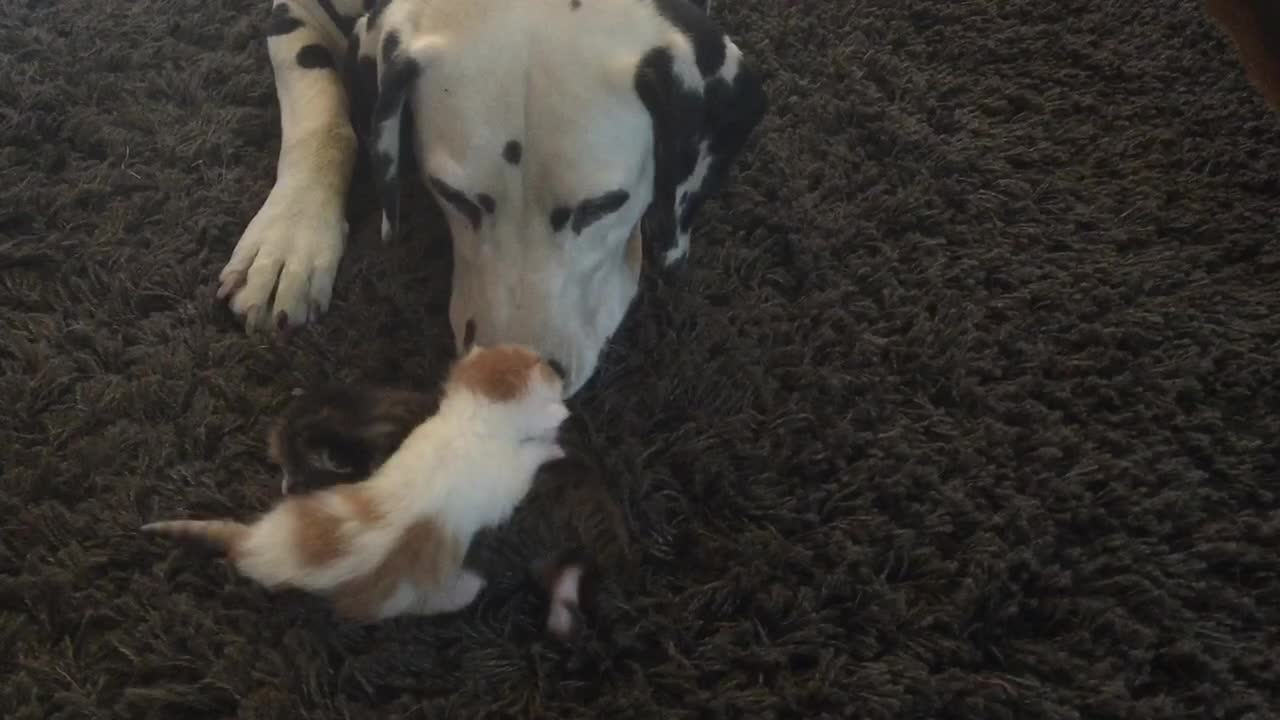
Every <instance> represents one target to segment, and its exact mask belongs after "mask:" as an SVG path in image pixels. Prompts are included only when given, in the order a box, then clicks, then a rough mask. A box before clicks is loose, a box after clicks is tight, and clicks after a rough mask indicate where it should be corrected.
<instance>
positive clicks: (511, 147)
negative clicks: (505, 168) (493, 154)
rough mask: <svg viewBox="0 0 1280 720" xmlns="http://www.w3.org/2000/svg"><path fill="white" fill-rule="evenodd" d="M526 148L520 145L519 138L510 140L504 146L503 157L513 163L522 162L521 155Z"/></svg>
mask: <svg viewBox="0 0 1280 720" xmlns="http://www.w3.org/2000/svg"><path fill="white" fill-rule="evenodd" d="M523 151H524V148H522V147H521V146H520V141H519V140H510V141H508V142H507V144H506V145H504V146H503V148H502V159H503V160H506V161H507V162H509V163H511V164H512V165H519V164H520V156H521V154H523Z"/></svg>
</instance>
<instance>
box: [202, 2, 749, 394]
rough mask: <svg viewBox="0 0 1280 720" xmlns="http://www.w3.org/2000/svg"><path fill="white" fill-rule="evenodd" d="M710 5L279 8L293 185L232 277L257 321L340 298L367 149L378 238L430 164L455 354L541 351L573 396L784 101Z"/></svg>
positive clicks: (269, 206) (679, 254)
mask: <svg viewBox="0 0 1280 720" xmlns="http://www.w3.org/2000/svg"><path fill="white" fill-rule="evenodd" d="M708 6H709V3H708V2H705V1H703V2H696V1H693V0H375V1H370V0H274V1H273V5H272V7H271V11H270V15H269V16H268V18H267V25H266V28H267V33H266V34H267V49H268V52H269V54H270V57H271V65H272V70H273V73H274V75H275V85H276V94H277V97H278V100H279V105H280V122H281V145H280V152H279V158H278V162H277V168H276V181H275V185H274V187H273V188H272V190H271V192H270V194H269V195H268V196H267V198H266V201H265V202H264V203H263V204H262V206H261V209H260V210H259V211H258V213H257V214H256V215H255V216H254V218H253V219H252V220H251V221H250V223H249V224H248V226H247V228H246V229H245V231H244V233H243V235H242V236H241V238H240V240H239V242H238V243H237V245H236V247H235V250H234V251H233V252H232V254H231V257H230V259H229V261H228V262H227V263H226V266H225V267H224V268H223V270H222V273H221V275H220V277H219V281H220V285H219V288H218V293H217V294H218V298H219V299H220V300H226V301H228V303H229V305H230V307H231V309H232V311H233V312H234V313H235V314H236V316H237V317H238V318H240V319H241V320H242V321H243V322H244V324H245V327H246V329H247V330H249V331H268V332H271V331H276V330H282V331H288V330H290V329H293V328H297V327H299V326H301V325H304V324H307V323H314V322H316V321H317V319H318V318H320V317H321V316H322V315H323V314H324V312H325V311H326V310H327V308H328V305H329V301H330V297H331V295H332V292H333V286H334V277H335V275H336V272H337V269H338V265H339V263H340V261H341V259H342V256H343V252H344V248H345V244H346V241H347V234H348V226H347V223H346V221H345V203H346V197H347V193H348V190H349V188H350V183H351V182H352V175H353V174H354V168H355V162H356V156H357V152H359V147H360V146H361V145H363V146H364V148H365V150H366V151H367V152H368V153H369V157H370V161H371V162H370V166H371V168H372V175H373V176H374V178H373V179H374V181H375V182H376V183H377V190H378V196H379V197H380V202H381V210H382V223H381V225H382V237H383V240H384V241H390V240H391V239H392V238H394V237H397V236H398V235H399V234H400V204H401V195H402V175H403V173H404V172H405V167H406V166H407V165H410V164H413V165H414V166H416V169H417V172H418V173H420V177H421V179H422V180H423V184H424V185H425V186H426V187H427V188H428V189H429V191H430V193H431V194H432V195H433V196H434V198H435V200H436V201H437V202H438V204H439V207H440V208H441V209H442V210H443V211H444V215H445V217H446V218H447V223H448V227H449V231H450V236H451V242H452V244H453V249H454V253H453V256H454V268H453V275H452V287H451V290H450V293H451V296H450V302H449V322H450V325H451V326H452V330H453V336H454V339H455V344H456V350H458V351H459V352H462V351H464V350H465V349H466V348H467V347H468V346H469V345H471V344H472V343H473V342H475V343H479V344H482V345H488V344H496V343H507V342H511V343H523V344H527V345H530V346H532V347H533V348H534V349H536V350H537V351H539V352H540V353H542V354H543V355H544V356H546V357H548V358H551V359H552V361H553V362H554V364H555V367H556V368H557V370H558V371H559V372H562V373H563V374H564V375H565V383H564V387H565V394H566V396H569V395H573V394H574V393H576V392H577V391H578V390H579V389H580V388H581V387H582V386H583V384H585V383H586V382H587V381H588V380H589V379H590V378H591V377H592V375H593V374H594V372H595V369H596V366H597V363H598V361H599V356H600V354H601V352H602V349H603V348H604V346H605V344H606V343H607V341H608V340H609V338H610V336H611V335H612V334H613V333H614V332H615V330H616V329H617V327H618V326H619V324H620V323H621V321H622V320H623V318H624V316H625V314H626V312H627V310H628V308H629V307H630V305H631V303H632V300H633V299H634V297H635V294H636V292H637V289H638V282H639V275H640V271H641V267H642V265H643V264H644V262H645V261H646V259H648V260H649V262H654V263H656V264H658V265H659V266H661V267H670V266H673V265H675V264H677V263H678V262H679V261H681V260H682V259H684V258H685V257H686V254H687V253H688V252H689V244H690V243H689V241H690V234H691V228H692V225H693V221H694V219H695V217H696V216H697V214H698V211H699V209H700V207H702V205H703V204H704V202H705V201H706V200H707V198H708V197H710V196H711V194H712V193H714V192H715V191H716V190H717V189H718V188H719V187H720V186H722V185H723V183H724V179H725V177H726V174H727V172H728V170H729V168H730V165H731V163H732V162H733V161H734V160H735V158H736V157H738V156H739V155H740V153H741V151H742V149H743V147H744V145H745V144H746V142H747V140H748V139H749V136H750V135H751V134H752V132H753V131H754V129H755V128H756V127H757V125H759V123H760V121H761V119H762V118H763V116H764V113H765V112H766V106H767V100H766V97H765V94H764V89H763V85H762V81H761V79H760V76H759V75H758V73H757V72H756V71H755V70H753V69H752V68H751V67H750V66H749V65H748V64H747V62H746V61H745V60H744V57H743V53H742V51H741V50H740V49H739V48H738V46H737V45H735V44H734V42H733V41H732V40H731V39H730V38H729V37H728V36H727V35H726V34H725V33H724V32H723V31H722V30H721V29H720V28H719V27H718V26H717V24H716V23H715V22H714V20H713V19H712V18H711V15H710V8H709V7H708Z"/></svg>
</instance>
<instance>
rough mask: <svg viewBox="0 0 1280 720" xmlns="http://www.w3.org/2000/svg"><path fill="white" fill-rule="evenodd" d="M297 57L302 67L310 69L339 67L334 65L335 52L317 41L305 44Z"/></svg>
mask: <svg viewBox="0 0 1280 720" xmlns="http://www.w3.org/2000/svg"><path fill="white" fill-rule="evenodd" d="M296 59H297V61H298V65H299V66H300V67H304V68H306V69H308V70H320V69H323V68H334V67H337V66H336V65H334V62H333V53H331V52H329V48H327V47H325V46H323V45H317V44H315V43H312V44H310V45H303V46H302V49H301V50H299V51H298V55H297V58H296Z"/></svg>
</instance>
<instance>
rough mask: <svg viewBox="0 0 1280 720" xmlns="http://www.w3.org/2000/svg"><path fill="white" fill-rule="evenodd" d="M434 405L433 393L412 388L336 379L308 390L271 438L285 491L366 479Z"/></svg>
mask: <svg viewBox="0 0 1280 720" xmlns="http://www.w3.org/2000/svg"><path fill="white" fill-rule="evenodd" d="M433 410H434V408H433V407H432V402H431V398H430V397H428V396H427V395H425V394H423V393H417V392H412V391H407V390H396V389H391V388H383V387H375V386H365V385H341V384H332V385H325V386H321V387H319V388H316V389H314V390H310V391H308V392H306V393H303V394H302V395H300V396H299V397H298V398H297V399H296V400H295V401H294V402H293V403H292V404H291V405H290V406H289V408H288V410H286V412H285V413H284V414H283V415H282V416H281V417H280V419H279V420H278V421H277V422H276V423H275V424H274V425H273V426H272V428H271V432H270V436H269V438H268V441H269V442H268V453H269V456H270V459H271V461H272V462H273V463H275V464H276V465H279V466H280V469H281V472H282V475H283V478H282V481H281V492H282V493H283V494H286V495H287V494H290V493H293V492H307V491H311V490H317V489H320V488H323V487H328V486H331V485H335V484H338V483H347V482H356V481H359V480H363V479H365V478H366V477H368V476H369V475H370V474H371V473H372V472H373V471H375V470H377V468H378V467H379V466H380V465H382V463H383V462H384V461H385V460H386V459H387V458H388V457H389V456H390V455H391V454H392V453H394V452H395V451H396V449H397V448H399V447H400V444H401V443H402V442H403V441H404V439H405V437H407V436H408V435H409V433H410V432H412V430H413V429H414V428H415V427H417V426H418V425H420V424H421V423H423V422H424V421H426V419H427V418H428V417H429V416H430V414H431V412H432V411H433Z"/></svg>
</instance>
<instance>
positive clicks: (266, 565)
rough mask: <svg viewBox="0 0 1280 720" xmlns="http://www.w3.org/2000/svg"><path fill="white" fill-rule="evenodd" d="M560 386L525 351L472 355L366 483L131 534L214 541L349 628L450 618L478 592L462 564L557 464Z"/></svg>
mask: <svg viewBox="0 0 1280 720" xmlns="http://www.w3.org/2000/svg"><path fill="white" fill-rule="evenodd" d="M562 383H563V381H562V379H561V377H560V375H559V374H558V373H557V372H556V371H555V370H554V369H553V368H552V366H551V365H549V364H548V363H547V362H545V361H544V360H543V359H542V358H541V357H540V356H539V355H537V354H536V353H535V352H534V351H532V350H531V349H529V348H527V347H524V346H519V345H499V346H494V347H488V348H478V347H476V348H472V349H471V350H470V351H469V352H468V353H467V354H466V355H465V356H464V357H462V358H461V359H459V360H458V361H457V362H456V363H455V364H454V366H453V367H452V368H451V369H450V372H449V376H448V378H447V380H446V383H445V387H444V393H443V397H442V398H441V401H440V406H439V409H438V410H437V411H436V413H435V414H433V415H432V416H431V417H429V418H427V419H426V421H425V422H423V423H422V424H421V425H418V426H417V427H416V428H414V430H413V431H412V432H410V433H409V435H408V437H406V438H405V440H404V442H403V444H401V446H400V447H399V448H398V449H397V450H396V451H395V452H394V453H393V454H392V455H391V456H390V457H388V458H387V460H386V462H384V463H383V464H382V465H381V466H379V467H378V468H377V470H376V471H374V472H373V474H372V475H370V476H369V478H368V479H366V480H363V481H360V482H357V483H350V484H343V485H338V486H334V487H330V488H326V489H323V490H318V491H315V492H312V493H307V494H304V495H293V496H288V497H286V498H285V499H284V500H282V501H281V502H280V503H279V504H278V505H276V506H275V507H274V508H273V509H272V510H270V511H269V512H267V513H266V514H265V515H263V516H261V517H260V518H258V519H257V520H255V521H253V522H251V523H241V522H236V521H231V520H211V521H195V520H174V521H165V522H155V523H150V524H148V525H145V526H143V528H142V530H144V531H147V532H153V533H164V534H169V535H176V536H188V537H195V538H199V539H203V540H206V541H209V542H212V543H214V544H215V545H217V546H219V547H221V548H223V549H224V550H225V551H226V553H227V555H228V557H229V559H230V560H231V561H232V562H233V563H234V564H235V567H236V568H237V570H238V571H239V572H240V573H242V574H243V575H245V576H247V577H248V578H250V579H252V580H254V581H256V582H258V583H260V584H262V585H263V586H265V587H268V588H271V589H285V588H292V589H299V590H303V591H306V592H311V593H315V594H318V595H323V596H326V597H328V598H329V599H330V600H331V601H332V602H333V605H334V608H335V610H336V611H337V612H338V614H339V615H341V616H343V617H346V618H349V619H351V620H356V621H364V622H373V621H378V620H383V619H386V618H390V617H395V616H397V615H405V614H423V615H431V614H438V613H448V612H455V611H458V610H461V609H463V608H464V607H466V606H467V605H469V604H470V603H471V601H472V600H474V599H475V597H476V596H477V595H478V594H479V592H480V590H481V589H482V588H483V587H484V585H485V581H484V579H483V578H482V577H480V576H479V575H478V574H476V573H475V572H473V571H472V570H469V569H467V568H465V567H463V558H464V556H465V555H466V552H467V548H468V547H469V545H470V544H471V540H472V538H473V537H474V536H475V534H476V533H477V532H478V531H479V530H481V529H483V528H488V527H493V526H496V525H499V524H501V523H503V522H505V521H506V520H507V519H508V518H509V517H510V515H511V513H512V512H513V511H514V509H515V507H516V505H518V504H519V503H520V501H521V500H522V499H523V498H524V496H525V494H526V493H527V492H528V491H529V489H530V487H531V485H532V483H533V479H534V476H535V475H536V474H537V472H538V469H539V468H540V467H541V466H542V465H543V464H545V463H548V462H550V461H552V460H556V459H559V458H561V457H563V456H564V452H563V450H562V449H561V448H560V445H559V441H558V438H557V434H558V431H559V428H560V425H561V424H562V423H563V422H564V421H565V420H566V419H567V418H568V417H569V411H568V409H567V408H566V407H565V405H564V403H563V402H562V400H561V396H562V390H563V387H562Z"/></svg>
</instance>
